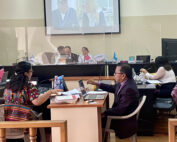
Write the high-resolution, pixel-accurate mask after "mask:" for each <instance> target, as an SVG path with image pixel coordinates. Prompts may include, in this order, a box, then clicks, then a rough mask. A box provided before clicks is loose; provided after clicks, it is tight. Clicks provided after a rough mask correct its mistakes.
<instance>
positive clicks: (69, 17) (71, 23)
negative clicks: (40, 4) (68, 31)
mask: <svg viewBox="0 0 177 142" xmlns="http://www.w3.org/2000/svg"><path fill="white" fill-rule="evenodd" d="M52 26H53V27H54V28H58V29H62V28H75V27H79V23H78V18H77V13H76V10H75V9H74V8H71V7H69V6H68V0H58V9H56V10H54V11H52Z"/></svg>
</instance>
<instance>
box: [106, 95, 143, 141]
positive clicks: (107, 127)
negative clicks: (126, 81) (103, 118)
mask: <svg viewBox="0 0 177 142" xmlns="http://www.w3.org/2000/svg"><path fill="white" fill-rule="evenodd" d="M145 101H146V96H143V97H142V98H141V101H140V103H139V105H138V107H137V108H136V109H135V111H134V112H132V113H131V114H129V115H126V116H108V117H107V122H106V128H105V131H104V135H103V142H106V140H107V135H108V133H115V132H114V130H113V129H110V126H111V121H112V120H113V119H114V120H120V119H128V118H130V117H132V116H134V115H136V118H137V120H138V117H139V112H140V110H141V108H142V106H143V104H144V103H145ZM114 140H115V142H116V139H114ZM130 142H137V135H136V134H134V135H132V136H131V137H130Z"/></svg>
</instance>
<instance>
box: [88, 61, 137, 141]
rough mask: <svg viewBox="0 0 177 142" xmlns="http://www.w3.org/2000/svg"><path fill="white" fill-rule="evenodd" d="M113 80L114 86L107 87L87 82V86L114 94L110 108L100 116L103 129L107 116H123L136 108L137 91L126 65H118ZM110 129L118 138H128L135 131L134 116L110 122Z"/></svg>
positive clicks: (128, 67)
mask: <svg viewBox="0 0 177 142" xmlns="http://www.w3.org/2000/svg"><path fill="white" fill-rule="evenodd" d="M114 78H115V81H116V84H115V85H107V84H103V83H100V84H99V83H97V82H95V81H93V80H88V81H87V83H88V84H92V85H97V87H99V88H101V89H103V90H105V91H108V92H111V93H114V103H113V105H112V108H110V109H108V110H106V111H105V112H104V113H103V114H102V116H103V117H102V122H103V123H102V125H103V127H105V123H106V119H107V116H109V115H111V116H123V115H128V114H130V113H132V112H133V111H134V110H135V109H136V108H137V106H138V96H139V93H138V89H137V86H136V83H135V81H134V80H133V79H132V68H131V67H130V66H129V65H128V64H118V65H117V67H116V69H115V73H114ZM111 128H112V129H114V130H115V132H116V135H117V136H118V137H119V138H128V137H130V136H132V135H133V134H135V133H136V131H137V120H136V116H133V117H131V118H129V119H126V120H114V121H112V122H111Z"/></svg>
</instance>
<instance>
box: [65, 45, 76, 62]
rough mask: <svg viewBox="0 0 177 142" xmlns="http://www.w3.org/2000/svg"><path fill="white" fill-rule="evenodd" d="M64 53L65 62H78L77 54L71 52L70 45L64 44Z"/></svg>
mask: <svg viewBox="0 0 177 142" xmlns="http://www.w3.org/2000/svg"><path fill="white" fill-rule="evenodd" d="M65 55H67V59H66V62H67V63H69V62H75V63H77V62H78V55H77V54H74V53H72V52H71V47H70V46H65Z"/></svg>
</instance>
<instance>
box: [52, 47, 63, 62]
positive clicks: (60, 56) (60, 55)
mask: <svg viewBox="0 0 177 142" xmlns="http://www.w3.org/2000/svg"><path fill="white" fill-rule="evenodd" d="M57 51H58V52H57V53H56V54H55V55H54V56H53V58H54V59H55V64H63V63H66V56H65V47H64V46H59V47H58V48H57Z"/></svg>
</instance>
